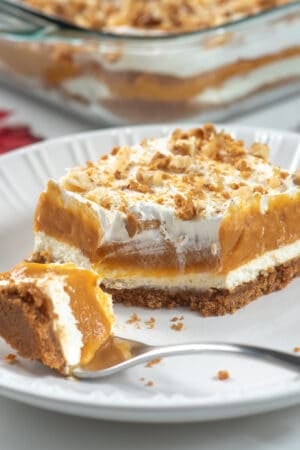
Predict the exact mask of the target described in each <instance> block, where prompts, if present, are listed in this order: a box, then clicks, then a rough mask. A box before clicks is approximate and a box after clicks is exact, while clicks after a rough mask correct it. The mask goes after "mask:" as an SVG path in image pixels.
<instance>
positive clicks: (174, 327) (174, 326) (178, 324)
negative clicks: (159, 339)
mask: <svg viewBox="0 0 300 450" xmlns="http://www.w3.org/2000/svg"><path fill="white" fill-rule="evenodd" d="M183 327H184V325H183V323H182V322H176V323H173V324H172V325H171V326H170V328H171V329H172V330H175V331H182V330H183Z"/></svg>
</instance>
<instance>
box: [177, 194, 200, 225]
mask: <svg viewBox="0 0 300 450" xmlns="http://www.w3.org/2000/svg"><path fill="white" fill-rule="evenodd" d="M174 202H175V213H176V216H177V217H178V218H179V219H182V220H191V219H193V217H194V216H195V215H196V208H195V205H194V202H193V200H192V199H191V198H184V197H183V196H182V195H180V194H176V195H175V197H174Z"/></svg>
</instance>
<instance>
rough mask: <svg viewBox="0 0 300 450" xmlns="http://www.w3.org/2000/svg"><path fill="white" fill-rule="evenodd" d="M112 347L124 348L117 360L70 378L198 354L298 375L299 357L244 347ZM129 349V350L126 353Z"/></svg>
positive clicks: (123, 341) (130, 344)
mask: <svg viewBox="0 0 300 450" xmlns="http://www.w3.org/2000/svg"><path fill="white" fill-rule="evenodd" d="M113 345H115V346H116V347H117V348H120V346H124V345H125V346H126V348H127V351H126V352H125V353H126V355H125V354H124V355H123V356H122V358H120V360H119V361H117V363H116V362H114V363H112V365H110V364H109V363H108V364H107V365H106V366H105V367H103V368H101V369H97V364H94V366H93V364H90V365H88V366H87V367H77V368H75V369H74V370H73V372H72V373H73V375H74V376H76V377H78V378H83V379H84V378H102V377H107V376H109V375H114V374H116V373H118V372H121V371H122V370H125V369H128V368H129V367H133V366H136V365H138V364H142V363H145V362H148V361H151V360H155V359H156V358H162V357H167V356H179V355H193V354H199V353H231V354H236V355H240V356H243V357H250V358H254V359H258V360H261V361H264V362H268V363H271V364H275V365H277V366H280V367H284V368H286V369H290V370H293V371H296V372H300V357H299V356H297V355H293V354H291V353H287V352H281V351H278V350H273V349H270V348H264V347H257V346H254V345H246V344H232V343H220V342H201V343H190V344H177V345H165V346H157V347H156V346H151V345H147V344H144V343H143V342H138V341H133V340H130V339H125V338H120V337H117V336H115V337H113ZM128 350H129V351H128Z"/></svg>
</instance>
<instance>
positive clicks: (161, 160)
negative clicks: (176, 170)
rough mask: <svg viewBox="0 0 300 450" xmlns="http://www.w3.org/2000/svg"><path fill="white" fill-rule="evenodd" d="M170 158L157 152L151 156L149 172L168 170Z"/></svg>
mask: <svg viewBox="0 0 300 450" xmlns="http://www.w3.org/2000/svg"><path fill="white" fill-rule="evenodd" d="M170 159H171V158H170V156H166V155H164V154H163V153H160V152H157V153H155V155H154V156H153V158H152V159H151V162H150V169H151V170H157V169H160V170H166V169H168V166H169V163H170Z"/></svg>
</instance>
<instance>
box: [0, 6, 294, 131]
mask: <svg viewBox="0 0 300 450" xmlns="http://www.w3.org/2000/svg"><path fill="white" fill-rule="evenodd" d="M0 4H1V0H0ZM0 80H1V82H2V83H6V84H7V85H10V86H13V87H14V88H18V89H22V90H23V91H24V92H25V93H26V94H28V95H31V96H38V97H39V98H42V99H45V100H47V101H48V102H51V103H54V104H55V105H57V106H60V107H63V108H67V109H69V110H71V111H73V112H76V113H79V114H81V115H82V116H84V117H86V118H89V119H90V120H92V121H93V122H94V123H96V124H97V123H98V124H103V123H107V124H128V123H145V122H168V121H176V120H178V121H184V120H226V119H227V118H228V117H229V116H232V115H236V114H240V113H242V112H244V111H246V110H249V109H252V108H257V107H260V106H262V105H264V104H266V103H269V102H273V101H276V100H279V99H282V98H284V97H287V96H290V95H294V94H296V93H297V92H299V93H300V1H295V2H292V3H289V4H286V5H284V6H281V7H277V8H274V9H272V10H267V11H265V12H262V13H259V14H256V15H254V16H249V17H247V18H244V19H241V20H237V21H235V22H231V23H227V24H225V25H223V26H218V27H214V28H210V29H206V30H201V31H196V32H190V33H184V34H179V35H159V34H150V35H140V34H131V35H121V34H111V33H105V32H93V31H86V30H79V29H78V30H76V29H72V28H68V27H65V26H63V25H62V24H57V23H53V22H47V20H45V19H42V20H40V21H36V22H34V23H30V22H29V21H28V20H26V18H24V17H23V16H22V15H21V17H20V16H19V15H18V17H17V16H16V15H14V14H11V13H10V12H7V11H6V12H3V11H2V12H1V8H0Z"/></svg>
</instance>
